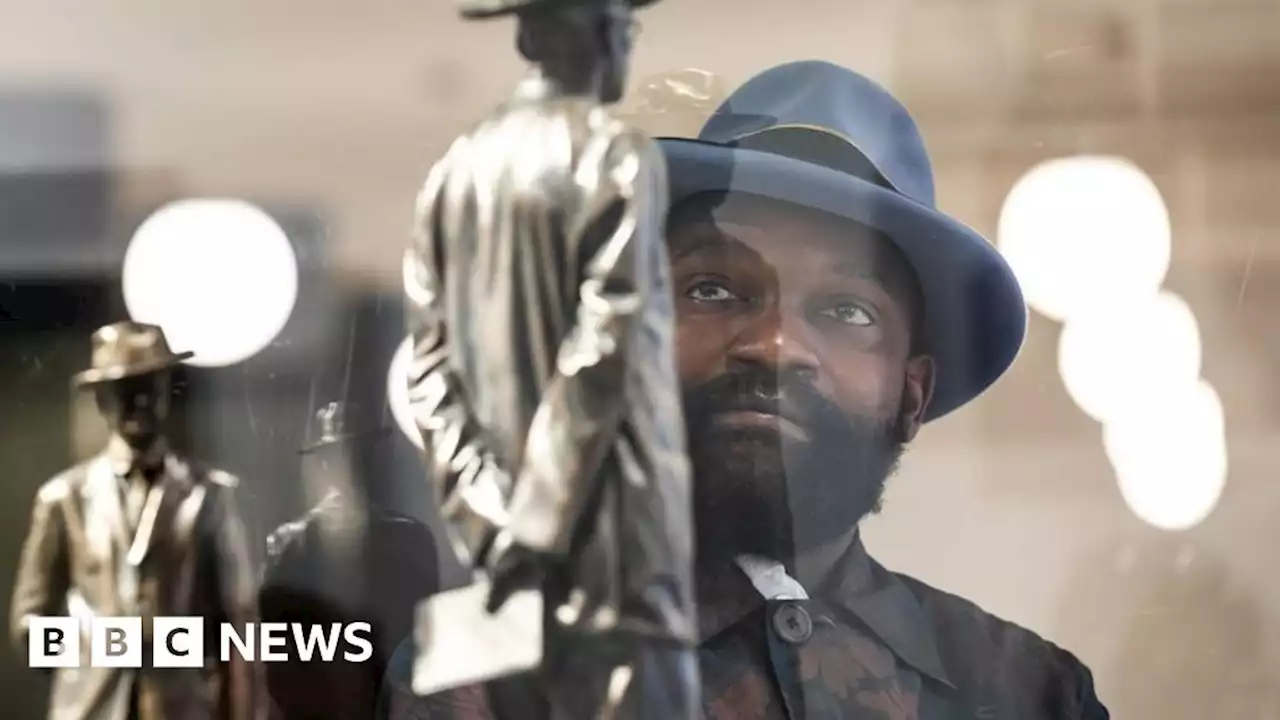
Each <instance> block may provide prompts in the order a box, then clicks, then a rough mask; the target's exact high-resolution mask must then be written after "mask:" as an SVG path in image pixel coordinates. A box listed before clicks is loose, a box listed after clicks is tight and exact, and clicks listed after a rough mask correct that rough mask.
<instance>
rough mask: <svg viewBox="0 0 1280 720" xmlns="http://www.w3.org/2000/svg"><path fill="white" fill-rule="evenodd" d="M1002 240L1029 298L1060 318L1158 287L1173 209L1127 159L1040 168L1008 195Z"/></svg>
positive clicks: (1072, 160) (1089, 159)
mask: <svg viewBox="0 0 1280 720" xmlns="http://www.w3.org/2000/svg"><path fill="white" fill-rule="evenodd" d="M997 240H998V243H999V248H1000V252H1001V253H1002V254H1003V255H1004V257H1005V259H1006V260H1007V261H1008V262H1009V265H1010V267H1012V268H1013V271H1014V274H1015V275H1016V276H1017V278H1018V282H1019V284H1020V285H1021V286H1022V290H1023V294H1024V295H1025V297H1026V299H1027V304H1028V305H1030V306H1031V307H1032V308H1033V309H1035V310H1036V311H1037V312H1039V313H1041V314H1042V315H1045V316H1047V317H1049V318H1051V319H1053V320H1058V321H1060V322H1061V321H1065V320H1067V319H1068V318H1070V317H1071V316H1073V315H1075V314H1078V313H1085V312H1088V311H1090V310H1091V309H1096V308H1100V307H1105V306H1107V305H1114V304H1116V303H1117V302H1121V301H1123V298H1124V297H1128V296H1135V295H1143V294H1149V293H1152V292H1155V291H1156V290H1157V289H1159V287H1160V285H1161V283H1163V282H1164V277H1165V273H1166V272H1168V269H1169V256H1170V252H1171V247H1170V245H1171V240H1170V225H1169V211H1168V208H1167V207H1166V206H1165V203H1164V200H1163V198H1162V197H1161V196H1160V191H1159V189H1157V188H1156V186H1155V183H1154V182H1152V181H1151V178H1150V177H1148V176H1147V175H1146V173H1144V172H1143V171H1142V170H1141V169H1139V168H1138V167H1137V166H1136V165H1134V164H1133V163H1131V162H1129V161H1127V160H1125V159H1123V158H1117V157H1106V156H1079V157H1069V158H1059V159H1055V160H1049V161H1047V162H1044V163H1041V164H1040V165H1037V166H1035V167H1034V168H1032V169H1031V170H1030V171H1028V172H1027V173H1026V174H1025V175H1023V176H1022V178H1021V179H1019V180H1018V182H1017V183H1015V184H1014V186H1013V189H1012V190H1010V192H1009V195H1008V197H1006V198H1005V202H1004V206H1003V208H1002V209H1001V211H1000V220H999V227H998V230H997Z"/></svg>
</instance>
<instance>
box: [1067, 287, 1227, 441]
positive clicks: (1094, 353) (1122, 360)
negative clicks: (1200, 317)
mask: <svg viewBox="0 0 1280 720" xmlns="http://www.w3.org/2000/svg"><path fill="white" fill-rule="evenodd" d="M1200 360H1201V340H1200V328H1199V326H1198V325H1197V323H1196V317H1195V314H1194V313H1193V312H1192V311H1191V308H1190V307H1189V306H1188V305H1187V303H1186V302H1185V301H1183V300H1182V298H1180V297H1178V296H1177V295H1175V294H1173V293H1171V292H1159V293H1153V294H1151V295H1148V296H1145V297H1140V298H1132V299H1130V300H1129V301H1127V302H1124V303H1121V304H1119V305H1116V306H1112V307H1107V308H1103V309H1100V310H1097V311H1091V312H1089V313H1087V314H1084V315H1080V316H1076V317H1073V318H1072V319H1071V320H1070V321H1068V322H1067V324H1066V325H1065V326H1064V327H1063V329H1062V335H1061V336H1060V337H1059V339H1058V372H1059V373H1060V374H1061V375H1062V383H1063V385H1064V386H1066V389H1067V394H1068V395H1070V396H1071V399H1072V401H1074V402H1075V404H1076V405H1077V406H1079V408H1080V409H1081V410H1083V411H1084V412H1085V413H1086V414H1087V415H1089V417H1091V418H1093V419H1094V420H1097V421H1098V422H1102V423H1105V422H1107V421H1108V420H1109V419H1110V418H1111V417H1112V416H1114V415H1115V414H1116V413H1118V412H1123V411H1124V410H1125V409H1126V408H1128V407H1131V406H1134V405H1144V404H1148V403H1151V402H1156V401H1158V399H1159V397H1160V396H1161V395H1163V394H1164V393H1165V391H1166V389H1167V388H1169V387H1173V386H1179V385H1189V384H1191V383H1194V382H1195V381H1196V380H1197V379H1198V378H1199V377H1200Z"/></svg>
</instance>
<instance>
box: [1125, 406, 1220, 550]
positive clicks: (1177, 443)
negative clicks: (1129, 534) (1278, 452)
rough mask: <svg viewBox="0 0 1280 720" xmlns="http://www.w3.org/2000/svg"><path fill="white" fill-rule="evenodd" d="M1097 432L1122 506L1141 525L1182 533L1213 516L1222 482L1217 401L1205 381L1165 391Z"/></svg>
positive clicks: (1131, 408)
mask: <svg viewBox="0 0 1280 720" xmlns="http://www.w3.org/2000/svg"><path fill="white" fill-rule="evenodd" d="M1154 400H1155V401H1154V402H1151V403H1148V404H1145V405H1141V406H1133V407H1129V408H1126V409H1125V411H1124V412H1122V413H1118V414H1117V415H1116V417H1115V418H1114V419H1112V420H1111V421H1110V422H1108V423H1107V424H1106V426H1104V428H1103V445H1104V447H1105V448H1106V452H1107V457H1108V459H1110V460H1111V464H1112V467H1114V468H1115V472H1116V479H1117V480H1118V481H1119V485H1120V493H1121V495H1122V496H1123V497H1124V501H1125V503H1126V504H1127V505H1128V506H1129V509H1130V510H1132V511H1133V513H1134V514H1135V515H1137V516H1138V517H1139V518H1140V519H1142V520H1143V521H1144V522H1146V523H1148V524H1150V525H1152V526H1154V527H1157V528H1160V529H1163V530H1171V531H1177V530H1187V529H1189V528H1191V527H1194V526H1195V525H1197V524H1199V523H1200V522H1202V521H1203V520H1204V519H1205V518H1207V517H1208V516H1209V514H1210V513H1212V512H1213V509H1214V507H1216V506H1217V503H1218V499H1219V498H1220V497H1221V495H1222V490H1223V488H1224V487H1225V485H1226V481H1227V471H1228V465H1227V442H1226V427H1225V421H1224V417H1223V409H1222V401H1221V400H1220V399H1219V398H1218V394H1217V392H1215V391H1214V389H1213V387H1212V386H1210V385H1209V384H1208V383H1206V382H1204V381H1198V382H1195V383H1188V384H1186V385H1182V386H1179V387H1170V388H1168V389H1167V390H1166V392H1165V393H1164V394H1163V395H1162V396H1161V397H1159V398H1156V399H1154Z"/></svg>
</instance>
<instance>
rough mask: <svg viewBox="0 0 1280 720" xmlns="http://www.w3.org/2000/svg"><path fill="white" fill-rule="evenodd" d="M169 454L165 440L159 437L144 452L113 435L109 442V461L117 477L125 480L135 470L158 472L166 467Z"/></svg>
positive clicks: (107, 451)
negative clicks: (165, 463) (165, 462)
mask: <svg viewBox="0 0 1280 720" xmlns="http://www.w3.org/2000/svg"><path fill="white" fill-rule="evenodd" d="M168 454H169V445H168V443H166V442H165V440H164V438H162V437H158V438H156V439H155V441H154V442H152V443H151V445H149V446H148V447H147V448H146V449H144V450H135V449H133V448H132V447H131V446H130V445H129V443H127V442H125V440H124V438H122V437H120V436H119V435H112V436H111V439H110V440H108V441H107V449H106V455H107V461H108V462H110V463H111V470H112V472H114V473H115V474H116V476H117V477H121V478H125V477H128V476H129V474H130V473H132V472H134V471H135V470H158V469H160V468H162V467H164V461H165V458H166V457H167V456H168Z"/></svg>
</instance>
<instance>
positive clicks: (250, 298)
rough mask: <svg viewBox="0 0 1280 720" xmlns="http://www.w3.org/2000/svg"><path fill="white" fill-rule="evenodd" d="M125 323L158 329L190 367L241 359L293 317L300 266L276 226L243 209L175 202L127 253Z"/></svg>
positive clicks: (224, 203)
mask: <svg viewBox="0 0 1280 720" xmlns="http://www.w3.org/2000/svg"><path fill="white" fill-rule="evenodd" d="M122 283H123V289H124V302H125V307H126V308H127V309H128V311H129V315H130V317H132V318H133V319H134V320H136V321H139V322H147V323H153V324H156V325H159V326H161V327H163V328H164V331H165V335H166V336H167V337H168V340H169V344H170V345H171V346H172V347H173V349H174V350H176V351H179V352H181V351H191V352H194V353H195V357H193V358H192V359H191V360H190V361H189V362H190V363H191V364H192V365H199V366H204V367H217V366H226V365H234V364H235V363H238V362H241V361H243V360H246V359H248V358H250V357H252V356H254V355H256V354H257V353H259V352H260V351H262V350H263V349H264V348H266V347H267V346H268V345H270V344H271V342H272V341H273V340H274V339H275V338H276V336H277V335H279V334H280V331H281V330H282V329H284V326H285V323H287V322H288V321H289V316H290V315H291V314H292V313H293V307H294V303H295V302H296V300H297V296H298V262H297V257H296V255H295V254H294V251H293V246H292V245H291V244H290V242H289V238H288V237H287V236H286V235H285V233H284V230H282V229H281V228H280V226H279V224H277V223H276V221H275V220H273V219H272V218H271V216H270V215H268V214H267V213H266V212H264V211H262V210H261V209H259V208H257V207H255V206H253V205H250V204H249V203H246V202H243V201H241V200H220V199H194V200H182V201H178V202H174V203H171V204H169V205H166V206H164V207H162V208H161V209H160V210H158V211H156V212H155V214H153V215H151V217H149V218H147V220H146V221H145V222H143V223H142V225H141V227H139V228H138V231H137V233H136V234H135V235H134V236H133V240H132V241H131V242H130V244H129V248H128V251H127V252H126V253H125V258H124V269H123V278H122Z"/></svg>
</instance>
